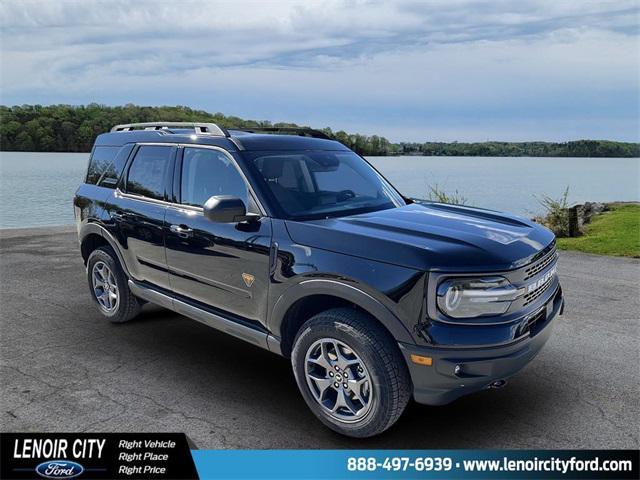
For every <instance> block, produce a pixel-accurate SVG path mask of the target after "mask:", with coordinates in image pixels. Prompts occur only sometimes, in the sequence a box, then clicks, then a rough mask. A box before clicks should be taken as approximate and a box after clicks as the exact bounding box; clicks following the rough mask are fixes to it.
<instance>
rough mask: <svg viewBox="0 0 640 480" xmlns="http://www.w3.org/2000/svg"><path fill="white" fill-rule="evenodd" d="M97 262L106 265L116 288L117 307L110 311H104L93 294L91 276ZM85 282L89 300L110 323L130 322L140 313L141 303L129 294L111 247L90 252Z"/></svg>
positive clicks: (122, 272)
mask: <svg viewBox="0 0 640 480" xmlns="http://www.w3.org/2000/svg"><path fill="white" fill-rule="evenodd" d="M99 262H102V263H104V264H106V265H107V267H108V268H109V269H110V271H111V273H112V274H113V277H114V279H115V283H116V285H117V287H118V290H117V294H118V297H119V299H118V302H117V305H116V306H115V308H113V309H112V310H109V309H106V308H105V307H104V306H103V305H101V304H100V302H99V301H98V298H97V297H96V293H95V292H94V285H93V280H92V275H93V269H94V266H95V265H96V264H97V263H99ZM87 280H88V282H89V292H90V294H91V298H92V299H93V301H94V303H95V304H96V306H97V307H98V310H99V311H100V313H101V314H102V315H104V316H105V317H106V318H107V319H108V320H109V321H110V322H112V323H124V322H128V321H129V320H132V319H133V318H134V317H135V316H136V315H138V313H140V308H141V302H140V300H139V299H138V298H137V297H135V296H134V295H133V293H131V290H129V285H128V283H127V281H128V279H127V276H126V275H125V273H124V271H123V270H122V267H121V266H120V262H119V261H118V259H117V257H116V254H115V253H114V251H113V250H112V249H111V247H106V246H105V247H99V248H97V249H95V250H94V251H93V252H91V255H89V259H88V260H87Z"/></svg>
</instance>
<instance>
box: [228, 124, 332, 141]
mask: <svg viewBox="0 0 640 480" xmlns="http://www.w3.org/2000/svg"><path fill="white" fill-rule="evenodd" d="M229 130H239V131H241V132H248V133H259V132H267V133H285V134H286V133H289V134H291V135H299V136H301V137H304V136H308V137H313V138H322V139H324V140H334V139H333V138H331V137H330V136H329V135H327V134H326V133H324V132H321V131H320V130H314V129H313V128H309V127H247V128H243V127H239V128H236V127H231V128H230V129H229Z"/></svg>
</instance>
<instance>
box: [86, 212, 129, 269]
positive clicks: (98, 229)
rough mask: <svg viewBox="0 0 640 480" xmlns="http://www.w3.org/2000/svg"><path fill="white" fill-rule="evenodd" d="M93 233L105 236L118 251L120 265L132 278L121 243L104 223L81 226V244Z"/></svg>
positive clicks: (116, 251)
mask: <svg viewBox="0 0 640 480" xmlns="http://www.w3.org/2000/svg"><path fill="white" fill-rule="evenodd" d="M91 234H97V235H100V236H101V237H102V238H104V239H105V240H106V241H107V243H108V244H109V246H110V247H111V248H112V249H113V251H114V252H115V253H116V256H117V257H118V261H119V262H120V266H121V267H122V269H123V270H124V273H125V274H126V275H127V277H129V278H131V275H130V274H129V269H128V268H127V264H126V263H125V261H124V257H123V255H122V252H121V250H120V244H119V243H118V241H117V240H116V239H115V238H114V237H113V235H111V233H109V231H108V230H107V229H106V228H104V227H103V226H102V225H100V224H98V223H87V224H85V225H83V226H82V227H81V228H80V235H78V237H79V238H80V245H82V242H84V240H85V238H87V237H88V236H89V235H91Z"/></svg>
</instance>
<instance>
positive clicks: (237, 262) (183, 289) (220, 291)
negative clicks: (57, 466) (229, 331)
mask: <svg viewBox="0 0 640 480" xmlns="http://www.w3.org/2000/svg"><path fill="white" fill-rule="evenodd" d="M181 150H182V151H183V153H182V155H178V157H179V158H178V161H177V164H176V178H175V180H174V195H175V198H174V201H175V202H176V204H175V205H172V206H170V207H169V208H168V210H167V214H166V230H165V231H166V252H167V264H168V266H169V272H170V280H171V286H172V288H173V290H174V292H175V293H176V294H177V295H179V296H182V297H186V299H187V300H195V301H196V302H199V303H201V304H203V306H206V307H210V308H213V309H218V310H222V311H223V312H225V313H228V314H231V316H236V317H239V319H240V320H248V321H250V322H251V323H256V324H258V323H261V322H262V321H263V319H264V318H265V310H266V306H267V291H268V279H269V248H270V245H271V219H269V218H268V217H264V216H263V217H262V218H261V219H260V220H258V221H255V222H251V223H247V222H244V223H214V222H211V221H210V220H207V219H206V218H204V216H203V213H202V205H203V204H204V203H205V202H206V201H207V199H208V198H209V197H211V196H213V195H233V196H236V197H239V198H241V199H242V200H243V201H244V202H245V205H247V210H248V211H249V212H252V213H259V210H258V207H257V204H256V202H255V200H254V198H253V196H252V194H251V192H250V189H249V187H248V184H247V182H246V180H245V177H244V175H243V174H242V173H241V171H240V170H239V167H238V166H237V164H236V162H235V160H234V158H233V157H232V156H231V155H230V154H229V153H227V152H226V151H224V150H222V149H220V148H215V147H184V148H183V149H181Z"/></svg>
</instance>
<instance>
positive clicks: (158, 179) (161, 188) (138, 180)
mask: <svg viewBox="0 0 640 480" xmlns="http://www.w3.org/2000/svg"><path fill="white" fill-rule="evenodd" d="M172 155H173V148H172V147H163V146H156V145H143V146H141V147H140V149H139V150H138V153H136V157H135V158H134V159H133V163H132V164H131V167H130V168H129V175H128V176H127V188H126V191H127V193H133V194H134V195H142V196H144V197H149V198H155V199H157V200H163V199H164V193H165V185H166V178H167V171H168V167H169V163H170V161H171V156H172Z"/></svg>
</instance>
